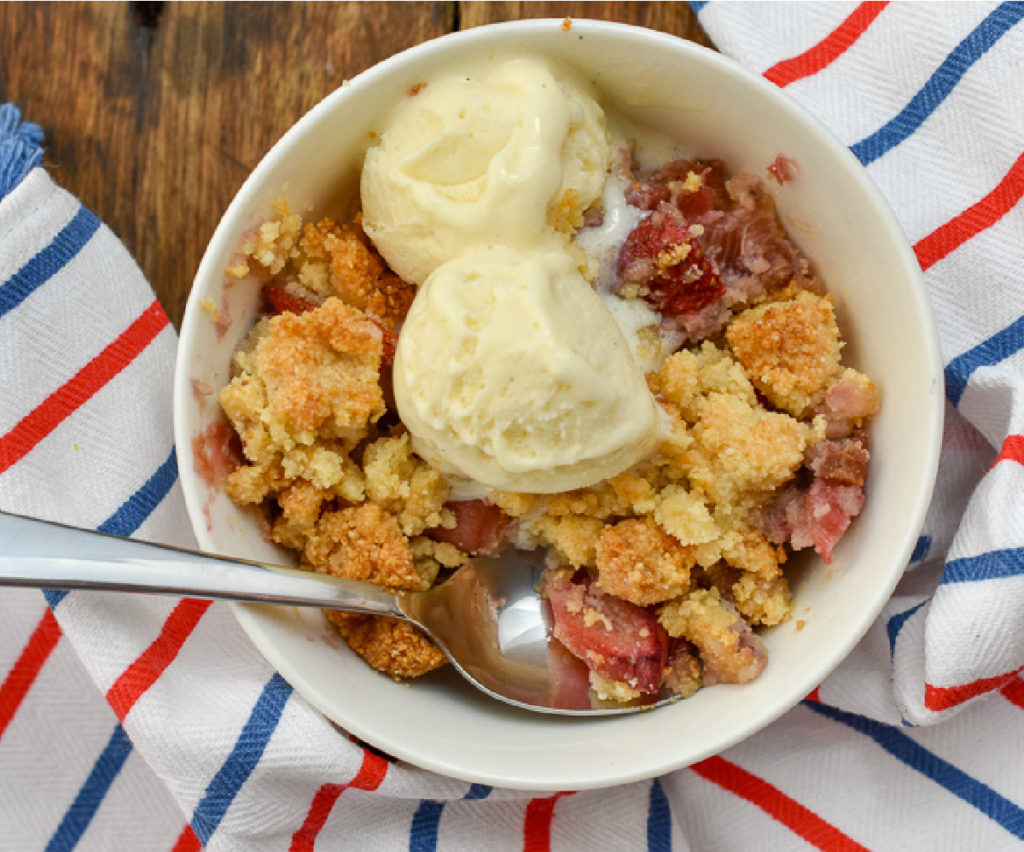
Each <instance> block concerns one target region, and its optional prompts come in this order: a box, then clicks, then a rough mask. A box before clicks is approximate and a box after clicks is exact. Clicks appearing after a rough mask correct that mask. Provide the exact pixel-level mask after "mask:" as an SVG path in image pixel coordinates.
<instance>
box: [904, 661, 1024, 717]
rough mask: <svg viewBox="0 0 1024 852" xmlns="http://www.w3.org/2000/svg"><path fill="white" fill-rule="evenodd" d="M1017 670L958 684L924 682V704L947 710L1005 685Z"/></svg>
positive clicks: (932, 707) (1014, 675)
mask: <svg viewBox="0 0 1024 852" xmlns="http://www.w3.org/2000/svg"><path fill="white" fill-rule="evenodd" d="M1018 672H1020V669H1017V670H1016V671H1012V672H1007V673H1006V674H1001V675H996V676H995V677H983V678H981V679H980V680H976V681H974V682H973V683H962V684H960V685H959V686H932V685H931V684H930V683H926V684H925V685H924V706H925V707H927V708H928V709H929V710H936V711H937V710H948V709H949V708H950V707H956V705H957V704H963V703H964V702H965V701H969V700H970V699H972V698H974V697H975V696H978V695H983V694H984V693H986V692H992V690H994V689H999V688H1000V687H1003V686H1006V684H1008V683H1009V682H1010V681H1012V680H1013V679H1014V678H1015V677H1017V673H1018Z"/></svg>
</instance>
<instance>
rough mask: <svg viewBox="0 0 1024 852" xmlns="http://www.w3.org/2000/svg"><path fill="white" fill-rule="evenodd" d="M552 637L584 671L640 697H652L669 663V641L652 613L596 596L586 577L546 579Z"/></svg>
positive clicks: (565, 574)
mask: <svg viewBox="0 0 1024 852" xmlns="http://www.w3.org/2000/svg"><path fill="white" fill-rule="evenodd" d="M543 592H544V594H545V596H546V597H547V599H548V602H549V603H550V605H551V613H552V618H553V620H554V628H553V630H552V634H553V635H554V637H555V638H556V639H557V640H558V641H559V642H561V643H562V644H563V645H564V646H565V647H566V648H567V649H568V650H569V651H570V652H571V653H572V654H573V655H575V656H576V657H579V659H581V660H582V661H583V662H584V663H586V665H587V667H588V668H589V669H591V670H592V671H594V672H597V674H599V675H600V676H601V677H603V678H607V679H609V680H617V681H622V682H624V683H626V684H628V685H629V686H631V687H632V688H633V689H637V690H640V691H641V692H646V693H653V692H657V691H658V689H659V688H660V687H661V677H662V673H663V670H664V668H665V664H666V663H667V661H668V635H667V634H666V633H665V630H664V629H663V628H662V627H661V626H660V625H659V624H658V621H657V618H656V617H655V615H654V613H653V612H652V611H651V610H649V609H646V608H644V607H640V606H636V605H635V604H631V603H629V602H628V601H624V600H622V599H620V598H616V597H613V596H612V595H608V594H605V593H604V592H602V591H600V589H598V588H597V586H596V585H595V584H594V582H593V581H592V580H591V579H590V577H588V576H587V575H586V574H583V575H582V576H581V577H580V578H578V579H574V578H573V576H572V574H571V572H570V571H568V570H565V569H561V570H556V571H553V572H550V573H549V574H548V575H546V577H545V579H544V583H543Z"/></svg>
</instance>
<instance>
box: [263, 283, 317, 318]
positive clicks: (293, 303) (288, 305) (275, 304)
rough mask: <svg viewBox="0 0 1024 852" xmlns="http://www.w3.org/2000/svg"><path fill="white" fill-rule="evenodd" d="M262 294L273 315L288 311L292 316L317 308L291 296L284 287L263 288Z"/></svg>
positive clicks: (313, 304) (310, 303) (311, 303)
mask: <svg viewBox="0 0 1024 852" xmlns="http://www.w3.org/2000/svg"><path fill="white" fill-rule="evenodd" d="M263 294H264V295H265V296H266V297H267V301H268V302H270V308H271V310H272V311H273V312H274V313H275V314H283V313H284V312H285V311H290V312H291V313H293V314H304V313H305V312H306V311H312V310H315V309H316V308H318V307H319V305H317V304H315V303H314V302H307V301H306V300H305V299H300V298H299V297H298V296H293V295H292V294H291V293H289V292H288V291H287V290H285V289H284V287H264V288H263Z"/></svg>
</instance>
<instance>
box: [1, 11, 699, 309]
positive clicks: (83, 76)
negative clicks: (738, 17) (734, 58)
mask: <svg viewBox="0 0 1024 852" xmlns="http://www.w3.org/2000/svg"><path fill="white" fill-rule="evenodd" d="M567 15H568V16H571V17H575V18H580V17H589V18H601V19H605V20H613V21H624V22H627V23H632V24H640V25H643V26H647V27H651V28H653V29H657V30H662V31H664V32H668V33H674V34H676V35H679V36H682V37H683V38H688V39H692V40H694V41H698V42H700V43H702V44H709V42H708V40H707V36H706V35H705V34H704V33H703V31H702V30H701V29H700V27H699V25H698V24H697V20H696V17H695V16H694V14H693V13H692V12H691V11H690V8H689V6H688V5H687V4H685V3H604V2H571V3H566V2H530V3H524V2H502V3H323V4H320V3H237V4H236V3H209V4H206V3H139V2H136V3H110V4H107V3H53V4H51V3H0V45H3V48H2V50H0V103H3V102H5V101H12V102H14V103H15V104H17V105H18V106H19V107H21V109H22V111H23V114H24V116H25V117H26V118H28V119H31V120H32V121H36V122H38V123H39V124H41V125H42V126H43V128H44V130H45V132H46V155H45V158H44V165H45V166H46V167H47V168H48V169H49V171H50V174H51V175H53V177H54V178H55V179H56V180H57V181H58V182H59V183H60V184H61V185H63V186H64V187H65V188H66V189H68V190H70V191H71V192H73V193H75V194H76V195H78V196H79V197H80V198H81V199H82V201H83V202H84V203H85V204H86V205H87V206H88V207H89V208H90V209H92V210H93V211H94V212H95V213H96V214H97V215H99V217H100V218H101V219H103V221H105V222H106V223H107V224H108V225H109V226H110V227H111V228H112V229H113V230H114V232H115V233H116V234H117V235H118V236H120V237H121V239H122V240H123V241H124V242H125V244H126V245H127V246H128V249H129V251H131V252H132V254H133V255H134V256H135V257H136V259H137V260H138V262H139V265H140V266H141V267H142V271H143V272H144V273H145V274H146V276H147V278H149V280H150V282H152V284H153V288H154V289H155V290H156V293H157V295H158V296H159V297H160V300H161V302H162V303H163V305H164V307H165V308H166V309H167V312H168V314H169V315H170V317H171V320H172V321H173V322H174V323H175V324H176V325H177V324H178V323H179V321H180V320H181V315H182V312H183V311H184V307H185V300H186V298H187V296H188V291H189V287H190V286H191V282H192V277H193V275H194V273H195V270H196V267H197V266H198V264H199V260H200V258H201V256H202V253H203V251H204V249H205V247H206V243H207V241H208V240H209V239H210V236H211V235H212V234H213V230H214V228H215V226H216V224H217V221H218V219H219V218H220V216H221V214H222V213H223V211H224V210H225V208H226V207H227V205H228V203H229V201H230V200H231V198H232V196H233V195H234V194H235V192H236V191H237V190H238V188H239V186H240V185H241V184H242V181H243V180H244V179H245V177H246V176H247V175H248V174H249V172H250V170H251V169H252V168H253V167H254V166H255V165H256V163H257V162H259V160H260V158H261V157H262V156H263V155H264V154H265V153H266V152H267V150H268V149H269V148H270V147H271V146H272V145H273V144H274V142H276V141H277V139H278V138H280V136H281V135H282V134H283V133H284V132H285V130H287V129H288V127H289V126H291V125H292V124H293V123H294V122H295V121H296V120H297V119H298V118H299V117H300V116H301V115H302V114H303V113H305V112H306V111H307V110H308V109H309V108H310V107H312V106H313V105H314V104H315V103H317V102H318V101H319V100H320V99H321V98H323V97H324V96H325V95H327V94H328V93H329V92H331V91H333V90H334V89H336V88H337V87H338V86H339V85H341V83H342V81H343V80H345V79H347V78H349V77H352V76H354V75H355V74H357V73H359V72H360V71H362V70H363V69H365V68H367V67H369V66H370V65H373V64H374V63H375V62H378V61H379V60H381V59H384V58H385V57H387V56H390V55H391V54H393V53H396V52H397V51H400V50H403V49H405V48H407V47H411V46H412V45H415V44H418V43H419V42H422V41H424V40H426V39H430V38H435V37H437V36H440V35H443V34H445V33H449V32H452V31H454V30H460V29H466V28H469V27H475V26H479V25H481V24H488V23H493V22H495V21H506V20H512V19H517V18H536V17H553V18H563V17H565V16H567Z"/></svg>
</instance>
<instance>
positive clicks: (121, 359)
mask: <svg viewBox="0 0 1024 852" xmlns="http://www.w3.org/2000/svg"><path fill="white" fill-rule="evenodd" d="M167 322H168V320H167V314H165V313H164V310H163V308H161V307H160V303H159V302H157V301H155V300H154V302H153V303H152V304H151V305H150V306H149V307H148V308H146V310H144V311H143V312H142V313H141V314H140V315H139V317H138V318H137V319H136V320H135V321H134V322H132V324H131V325H130V326H128V328H126V329H125V330H124V331H123V332H122V333H121V334H120V335H119V336H118V337H117V338H116V339H115V340H114V341H113V342H112V343H110V344H109V345H108V346H107V347H106V348H105V349H104V350H103V351H102V352H100V353H99V354H98V355H97V356H96V357H95V358H93V359H92V360H91V361H89V363H88V364H86V365H85V366H84V367H82V369H80V370H79V371H78V372H77V373H75V375H74V376H72V377H71V378H70V379H68V381H67V382H65V383H64V384H63V385H61V387H59V388H57V390H55V391H54V392H53V393H51V394H50V395H49V396H48V397H47V398H46V399H44V400H43V401H42V402H41V403H40V404H39V405H38V406H37V407H36V408H35V409H33V410H32V411H30V412H29V413H28V414H26V415H25V417H23V418H22V419H21V420H20V421H19V422H18V423H17V425H16V426H15V427H14V428H13V429H11V431H10V432H8V433H7V434H6V435H4V436H3V437H0V473H3V472H4V471H5V470H7V469H8V468H9V467H11V466H12V465H13V464H15V463H16V462H18V461H20V460H21V459H22V458H24V457H25V456H26V455H28V453H29V452H31V450H32V448H33V447H35V446H36V444H38V443H39V442H40V441H42V440H43V438H45V437H46V436H47V435H49V434H50V433H51V432H52V431H53V430H54V429H56V428H57V427H58V426H59V425H60V424H61V423H62V422H63V421H64V420H65V418H67V417H68V415H70V414H72V413H73V412H74V411H75V410H76V409H77V408H78V407H79V406H81V405H82V404H84V403H85V402H87V401H88V400H89V399H90V398H91V397H92V396H93V394H95V393H96V392H97V391H98V390H99V389H100V388H102V387H103V386H104V385H105V384H107V382H109V381H110V380H111V379H112V378H114V376H116V375H117V374H118V373H120V372H121V370H123V369H124V368H125V367H127V366H128V365H129V364H130V363H131V362H132V361H134V360H135V358H136V357H137V356H138V355H139V353H141V352H142V351H143V350H144V349H145V348H146V347H147V346H148V345H149V344H150V342H151V341H152V340H153V338H154V337H156V336H157V335H158V334H159V333H160V332H161V331H162V330H163V329H164V327H165V326H166V325H167Z"/></svg>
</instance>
